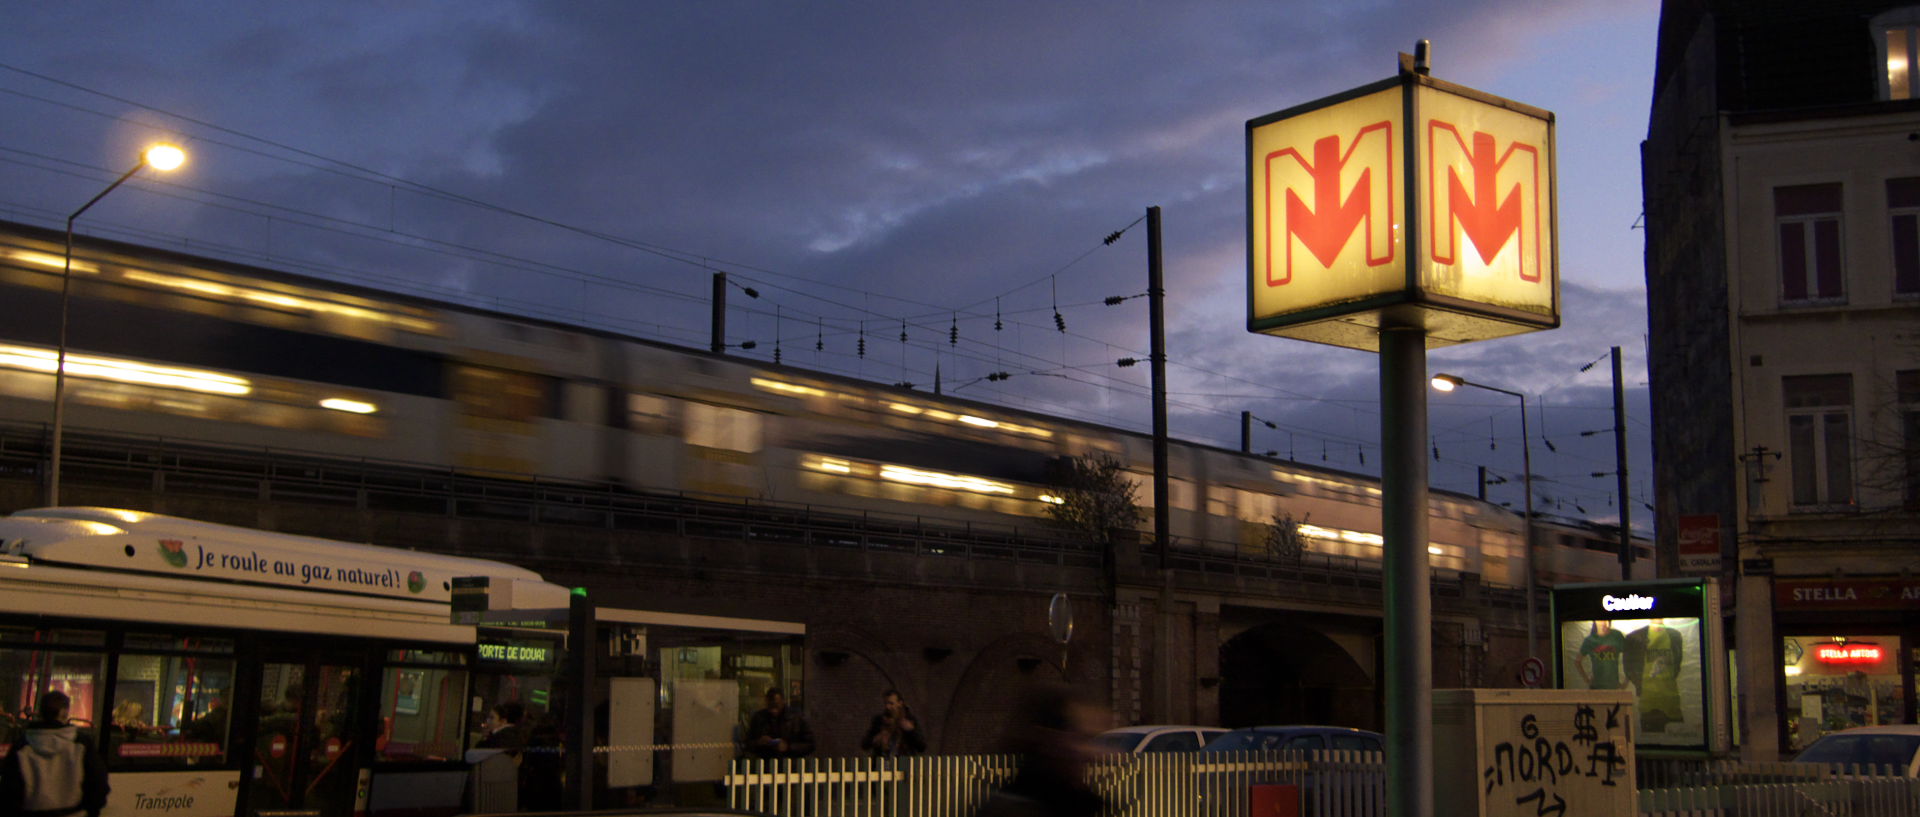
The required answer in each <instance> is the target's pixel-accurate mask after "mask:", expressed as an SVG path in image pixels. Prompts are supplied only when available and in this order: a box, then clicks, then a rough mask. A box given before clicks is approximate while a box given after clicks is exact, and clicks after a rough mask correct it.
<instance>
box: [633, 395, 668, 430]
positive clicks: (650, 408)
mask: <svg viewBox="0 0 1920 817" xmlns="http://www.w3.org/2000/svg"><path fill="white" fill-rule="evenodd" d="M672 421H673V404H672V403H670V402H668V401H667V398H665V397H660V396H658V395H653V394H629V395H627V427H628V428H630V429H633V430H634V431H638V432H641V433H643V434H665V433H667V428H668V424H670V423H671V422H672Z"/></svg>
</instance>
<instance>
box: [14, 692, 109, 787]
mask: <svg viewBox="0 0 1920 817" xmlns="http://www.w3.org/2000/svg"><path fill="white" fill-rule="evenodd" d="M72 703H73V702H72V699H70V698H68V697H67V695H66V693H64V692H57V691H51V690H49V691H48V692H47V693H46V694H44V695H41V696H40V705H39V707H38V709H39V717H38V719H36V720H34V721H33V722H32V723H29V724H27V726H26V728H25V729H23V730H21V734H20V737H19V738H18V739H16V740H15V741H14V742H13V747H12V749H11V750H9V751H8V752H7V756H6V758H5V760H4V761H0V814H6V815H10V816H11V815H20V817H65V815H69V814H79V813H80V812H83V811H84V812H86V814H87V817H99V815H100V810H101V809H102V808H105V807H106V805H107V792H108V787H107V767H106V761H105V760H104V759H102V758H101V757H100V752H99V750H98V749H97V748H96V747H95V746H94V741H93V736H92V735H90V734H87V733H85V732H82V731H80V727H78V726H75V725H73V724H71V723H68V722H67V717H68V712H69V711H70V708H71V706H72Z"/></svg>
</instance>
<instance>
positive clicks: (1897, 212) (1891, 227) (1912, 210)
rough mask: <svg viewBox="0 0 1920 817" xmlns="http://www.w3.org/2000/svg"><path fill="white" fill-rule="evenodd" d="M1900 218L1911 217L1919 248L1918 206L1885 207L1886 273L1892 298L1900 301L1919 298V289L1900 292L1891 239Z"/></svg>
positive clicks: (1895, 232) (1897, 228) (1895, 244)
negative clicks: (1889, 276) (1889, 277)
mask: <svg viewBox="0 0 1920 817" xmlns="http://www.w3.org/2000/svg"><path fill="white" fill-rule="evenodd" d="M1889 181H1891V180H1889ZM1885 186H1886V184H1885V183H1884V182H1883V183H1881V187H1882V188H1885ZM1901 216H1913V227H1912V229H1913V231H1914V232H1915V233H1916V235H1915V236H1914V246H1916V247H1920V206H1914V207H1893V206H1891V205H1889V206H1888V207H1887V272H1888V273H1889V274H1890V275H1891V276H1892V277H1893V282H1892V283H1893V297H1895V298H1900V299H1906V298H1920V289H1915V290H1914V291H1912V292H1901V291H1900V277H1899V275H1900V273H1899V267H1898V265H1897V264H1896V262H1897V261H1898V260H1899V259H1896V258H1894V257H1893V253H1894V252H1895V248H1896V247H1897V246H1899V245H1898V244H1897V243H1895V242H1894V240H1893V239H1894V236H1896V235H1898V233H1899V229H1900V225H1899V224H1898V223H1896V219H1898V218H1900V217H1901ZM1845 252H1846V250H1845V249H1844V248H1843V249H1842V250H1841V253H1842V255H1843V256H1844V254H1845ZM1916 260H1920V259H1916ZM1845 286H1846V284H1845V283H1844V282H1842V284H1841V287H1842V288H1843V289H1844V288H1845Z"/></svg>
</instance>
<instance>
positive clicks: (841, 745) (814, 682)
mask: <svg viewBox="0 0 1920 817" xmlns="http://www.w3.org/2000/svg"><path fill="white" fill-rule="evenodd" d="M807 641H808V642H809V643H808V656H807V670H806V671H807V681H806V687H807V695H808V697H810V698H813V699H815V700H823V701H837V702H859V703H862V704H867V703H870V704H871V706H870V707H867V708H860V707H855V708H854V709H852V710H850V711H849V710H845V709H834V710H831V711H828V710H825V709H822V708H814V707H809V709H808V711H807V713H806V714H807V721H808V723H809V724H811V725H812V726H813V737H814V741H815V745H816V746H817V748H816V749H815V750H814V754H815V755H816V756H822V757H833V756H847V755H858V754H860V739H861V738H862V737H865V736H866V731H867V720H868V719H869V718H871V717H872V716H873V714H874V713H875V712H878V711H879V710H880V704H879V700H880V693H882V692H885V691H886V690H888V689H898V690H900V692H901V694H904V695H906V696H907V697H908V700H913V699H914V698H913V695H914V692H915V687H916V686H918V684H916V683H915V682H916V681H917V680H918V679H917V678H915V677H914V675H913V673H912V672H910V671H908V670H907V668H906V667H905V666H902V663H903V662H902V660H901V659H900V656H899V653H897V652H895V651H894V649H893V647H892V646H891V645H889V644H887V642H886V639H884V638H882V637H881V636H880V634H879V633H876V632H873V631H871V630H867V629H864V628H860V627H851V626H844V625H835V626H827V627H819V628H813V629H811V630H810V631H809V632H808V633H807ZM822 653H844V654H845V655H846V656H847V658H846V660H845V661H843V662H841V663H840V664H839V665H837V666H828V665H827V664H826V663H825V662H824V661H823V660H822V659H821V658H820V656H821V654H822Z"/></svg>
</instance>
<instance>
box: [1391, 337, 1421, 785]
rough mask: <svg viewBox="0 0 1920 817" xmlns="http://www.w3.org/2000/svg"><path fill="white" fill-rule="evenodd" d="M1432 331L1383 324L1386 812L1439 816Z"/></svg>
mask: <svg viewBox="0 0 1920 817" xmlns="http://www.w3.org/2000/svg"><path fill="white" fill-rule="evenodd" d="M1426 390H1427V333H1426V330H1424V329H1421V328H1419V327H1399V328H1388V329H1383V330H1381V332H1380V407H1381V411H1380V447H1381V449H1382V451H1381V456H1380V462H1381V468H1380V493H1381V506H1380V510H1381V530H1382V533H1383V534H1384V536H1383V538H1384V539H1385V557H1386V563H1385V565H1384V567H1385V574H1386V576H1385V578H1386V588H1385V596H1386V681H1387V694H1386V699H1387V700H1386V703H1387V750H1386V756H1387V757H1386V759H1387V813H1388V814H1391V815H1394V817H1432V815H1433V744H1432V739H1431V735H1432V732H1433V637H1432V632H1433V630H1432V619H1433V603H1432V598H1431V596H1430V592H1431V589H1432V581H1431V576H1432V572H1433V570H1432V566H1431V565H1430V564H1429V563H1428V562H1427V459H1426V457H1425V456H1424V454H1425V451H1424V447H1425V445H1426V441H1427V391H1426Z"/></svg>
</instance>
